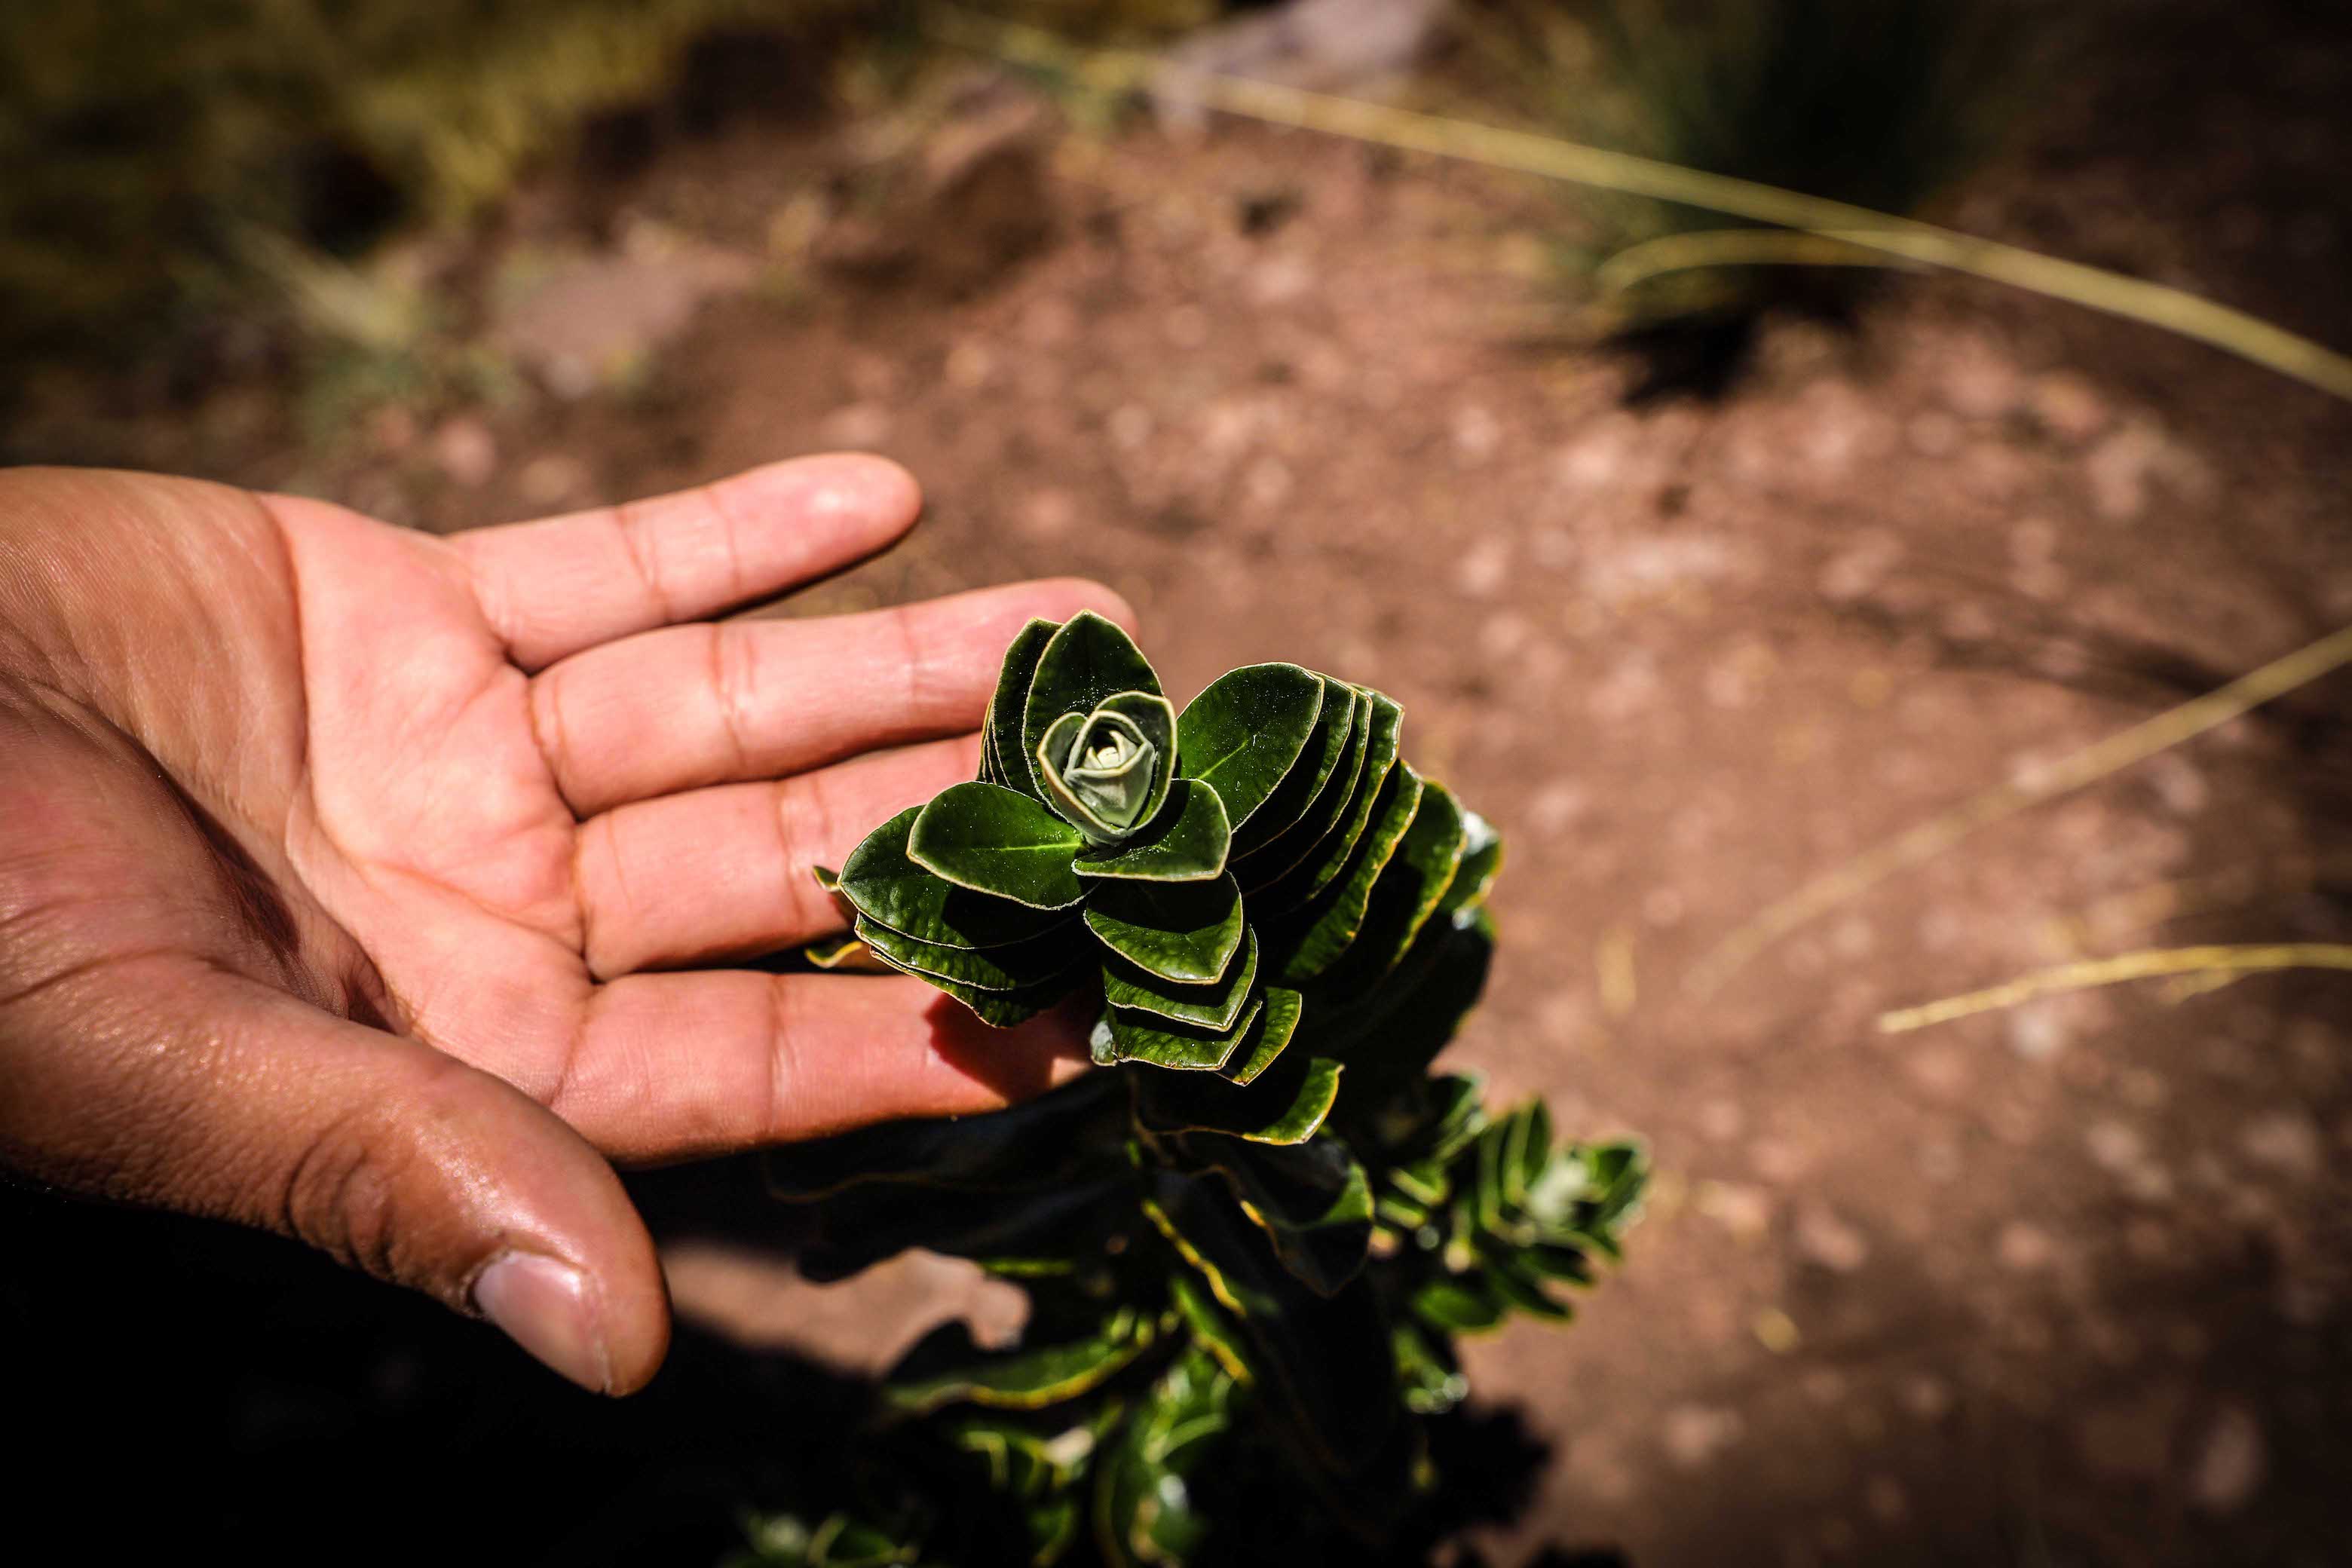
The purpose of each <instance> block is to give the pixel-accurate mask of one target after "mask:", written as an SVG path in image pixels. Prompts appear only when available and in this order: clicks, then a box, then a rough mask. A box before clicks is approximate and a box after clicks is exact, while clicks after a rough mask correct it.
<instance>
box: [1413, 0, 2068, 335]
mask: <svg viewBox="0 0 2352 1568" xmlns="http://www.w3.org/2000/svg"><path fill="white" fill-rule="evenodd" d="M1458 31H1459V34H1460V37H1461V38H1462V41H1463V43H1464V45H1465V51H1466V55H1467V58H1469V60H1470V61H1472V62H1473V64H1474V66H1475V68H1477V69H1478V70H1479V71H1480V73H1481V74H1482V76H1484V77H1485V78H1486V79H1490V80H1491V81H1493V82H1494V83H1495V84H1496V88H1497V89H1498V90H1499V91H1500V92H1502V93H1503V94H1504V95H1505V96H1506V98H1507V100H1509V105H1510V107H1511V108H1512V109H1513V110H1516V111H1517V113H1519V114H1521V115H1522V116H1525V117H1527V118H1528V119H1529V120H1532V121H1535V122H1537V123H1539V124H1542V125H1545V126H1547V127H1549V128H1550V129H1553V130H1556V131H1559V132H1563V133H1566V134H1571V135H1574V136H1577V137H1579V138H1580V139H1582V140H1586V141H1591V142H1600V143H1601V144H1604V145H1609V146H1615V147H1620V148H1623V149H1625V150H1626V151H1629V152H1634V153H1641V154H1643V155H1645V156H1648V157H1653V158H1656V159H1659V160H1661V161H1663V162H1664V163H1673V164H1676V165H1678V166H1680V167H1684V168H1689V169H1697V170H1703V171H1705V172H1706V173H1709V174H1725V175H1729V176H1732V177H1734V178H1738V179H1745V180H1752V181H1756V182H1758V183H1759V184H1769V185H1775V186H1779V187H1782V188H1784V189H1789V190H1794V191H1801V192H1803V193H1805V194H1806V195H1816V196H1822V197H1827V198H1829V199H1832V200H1835V201H1841V202H1846V203H1850V204H1852V205H1856V206H1861V207H1868V208H1871V209H1873V210H1874V211H1879V212H1885V213H1891V214H1894V215H1896V216H1906V217H1908V216H1916V215H1918V214H1920V213H1922V212H1923V211H1925V210H1927V208H1929V207H1930V206H1931V205H1932V204H1934V202H1935V201H1936V200H1937V198H1938V197H1939V196H1942V195H1945V194H1946V193H1947V192H1948V191H1949V190H1950V189H1951V187H1952V186H1953V185H1954V184H1957V183H1958V181H1959V180H1960V179H1961V178H1962V177H1963V176H1965V175H1966V174H1968V173H1969V171H1970V170H1971V169H1973V168H1974V167H1976V166H1977V165H1978V164H1979V163H1980V162H1982V161H1983V160H1984V159H1985V158H1987V157H1988V156H1990V153H1992V152H1993V151H1994V150H1995V149H1996V148H1997V146H1998V145H1999V143H2000V140H2001V137H2002V135H2003V133H2004V132H2005V130H2006V129H2007V127H2008V126H2009V125H2010V124H2011V123H2012V122H2013V121H2015V120H2016V119H2017V118H2018V117H2019V115H2020V113H2021V109H2022V107H2023V101H2024V82H2025V79H2026V74H2027V67H2026V66H2025V65H2024V64H2023V63H2022V62H2023V61H2024V60H2025V58H2026V56H2025V54H2024V52H2023V50H2022V49H2021V43H2022V42H2023V31H2022V28H2021V26H2020V24H2019V23H2018V21H2017V18H2016V13H2015V11H2014V10H2013V9H2012V7H2011V5H2008V4H2006V3H2005V0H1467V3H1465V5H1464V7H1463V12H1462V16H1461V18H1460V21H1459V25H1458ZM1592 216H1593V217H1594V219H1595V223H1594V230H1595V235H1594V242H1593V243H1592V244H1591V246H1589V247H1577V248H1576V249H1574V250H1573V251H1572V252H1571V253H1570V255H1569V256H1568V257H1567V259H1568V260H1569V261H1570V263H1571V265H1574V266H1576V267H1578V268H1580V269H1583V270H1589V271H1591V272H1594V273H1597V274H1601V281H1602V282H1603V283H1604V284H1605V283H1606V281H1607V280H1608V279H1607V275H1606V274H1605V273H1601V268H1602V267H1603V265H1604V264H1605V262H1606V260H1607V258H1609V257H1610V256H1611V255H1613V254H1616V253H1618V252H1621V251H1622V250H1624V249H1626V248H1628V247H1633V246H1636V245H1642V244H1645V243H1648V242H1653V241H1657V240H1660V239H1662V238H1664V237H1669V236H1675V235H1681V234H1685V233H1691V234H1697V233H1708V234H1709V235H1710V238H1709V239H1708V240H1707V241H1706V242H1705V244H1706V247H1707V248H1708V249H1710V250H1711V251H1712V252H1713V253H1715V255H1716V256H1717V258H1719V260H1720V263H1721V264H1715V265H1706V266H1694V267H1681V268H1675V269H1673V270H1670V271H1669V270H1659V271H1655V272H1648V271H1646V270H1644V271H1643V272H1642V273H1641V276H1640V280H1639V281H1638V282H1635V283H1633V284H1632V285H1631V286H1630V287H1627V288H1625V289H1622V290H1612V298H1611V299H1610V300H1609V301H1608V304H1609V306H1610V308H1611V312H1612V319H1613V320H1614V321H1616V322H1617V323H1618V324H1619V325H1620V326H1621V327H1622V329H1623V330H1625V331H1627V332H1628V333H1629V334H1632V335H1633V337H1634V338H1635V339H1636V340H1646V344H1645V346H1650V347H1653V348H1656V349H1659V350H1661V351H1664V353H1668V354H1675V353H1680V354H1684V355H1687V354H1688V353H1690V350H1691V341H1692V340H1693V339H1700V340H1710V339H1711V340H1715V341H1716V342H1717V346H1718V347H1729V348H1730V349H1732V350H1733V351H1734V352H1736V350H1737V348H1738V346H1739V345H1740V344H1743V343H1744V342H1745V340H1746V338H1747V336H1748V333H1749V332H1750V331H1752V329H1753V327H1754V325H1755V323H1756V321H1758V320H1759V318H1761V317H1762V316H1763V315H1765V314H1766V313H1768V312H1769V311H1772V310H1797V311H1801V312H1803V313H1806V314H1811V315H1816V316H1824V317H1828V318H1831V319H1843V318H1844V317H1845V316H1847V315H1848V314H1850V312H1851V309H1852V306H1853V302H1854V301H1855V300H1856V299H1857V298H1858V297H1859V295H1860V294H1861V293H1862V292H1863V291H1864V290H1865V289H1868V288H1869V287H1870V286H1871V284H1872V283H1873V281H1874V275H1873V273H1872V272H1871V270H1870V269H1868V268H1855V267H1853V266H1851V265H1841V264H1840V263H1841V262H1850V261H1851V260H1852V259H1853V258H1846V257H1839V256H1831V255H1826V254H1825V255H1823V256H1822V257H1821V258H1818V260H1817V264H1811V265H1809V264H1806V262H1807V258H1804V257H1801V256H1798V255H1794V254H1789V255H1782V254H1779V253H1777V252H1776V253H1774V254H1772V255H1769V256H1765V255H1761V254H1759V256H1758V257H1757V258H1756V263H1757V264H1753V265H1743V264H1740V262H1739V260H1738V257H1739V255H1740V253H1741V249H1742V247H1740V246H1739V245H1738V243H1737V242H1734V241H1728V240H1727V239H1723V238H1716V237H1713V236H1715V235H1717V234H1719V233H1720V231H1722V230H1724V228H1725V226H1726V225H1725V220H1724V219H1723V218H1722V217H1721V216H1717V215H1715V214H1711V213H1706V212H1702V211H1699V210H1697V209H1695V208H1689V207H1681V206H1675V205H1671V204H1667V203H1664V202H1657V201H1650V200H1643V199H1633V198H1627V199H1620V200H1614V201H1607V202H1604V203H1602V204H1601V205H1599V206H1598V207H1597V208H1596V209H1595V210H1594V212H1593V215H1592ZM1792 263H1793V264H1792ZM1702 357H1703V356H1702Z"/></svg>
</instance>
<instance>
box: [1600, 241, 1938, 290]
mask: <svg viewBox="0 0 2352 1568" xmlns="http://www.w3.org/2000/svg"><path fill="white" fill-rule="evenodd" d="M1708 267H1895V268H1904V269H1905V270H1906V271H1925V270H1927V268H1924V267H1922V266H1921V265H1920V264H1919V263H1917V262H1914V261H1908V260H1906V259H1905V258H1901V257H1895V256H1887V255H1885V254H1884V253H1882V252H1879V251H1875V250H1871V249H1867V248H1865V247H1862V246H1858V245H1854V244H1853V243H1851V242H1850V241H1847V240H1843V239H1840V238H1838V237H1835V236H1832V235H1826V234H1811V233H1807V232H1803V231H1801V230H1796V229H1786V228H1717V229H1694V230H1690V231H1688V232H1685V233H1683V234H1665V235H1660V236H1659V237H1657V238H1655V239H1645V240H1643V242H1642V243H1641V244H1639V245H1630V246H1627V247H1625V248H1624V249H1622V250H1621V251H1619V252H1618V253H1617V254H1616V255H1614V256H1612V257H1611V258H1609V259H1608V260H1606V261H1604V262H1602V263H1601V266H1600V268H1598V269H1597V270H1596V271H1595V272H1594V273H1593V275H1592V280H1593V282H1594V283H1596V284H1598V285H1599V286H1600V287H1601V289H1602V290H1603V291H1605V292H1608V293H1612V294H1621V293H1623V292H1624V291H1625V290H1626V289H1633V288H1638V287H1639V286H1640V285H1642V284H1643V283H1646V282H1648V281H1649V280H1650V279H1653V278H1662V277H1664V276H1665V275H1666V274H1667V273H1669V272H1688V271H1692V270H1695V269H1696V268H1708Z"/></svg>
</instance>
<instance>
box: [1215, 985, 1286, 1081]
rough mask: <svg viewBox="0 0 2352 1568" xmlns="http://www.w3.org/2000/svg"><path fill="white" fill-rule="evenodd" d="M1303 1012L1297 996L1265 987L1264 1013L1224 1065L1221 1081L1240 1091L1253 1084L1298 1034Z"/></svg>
mask: <svg viewBox="0 0 2352 1568" xmlns="http://www.w3.org/2000/svg"><path fill="white" fill-rule="evenodd" d="M1305 1010H1306V1005H1305V999H1304V998H1302V997H1301V996H1300V995H1299V994H1298V993H1297V992H1296V991H1292V990H1290V989H1288V988H1286V987H1285V986H1280V985H1269V986H1267V987H1266V988H1265V1011H1264V1012H1262V1013H1260V1014H1259V1015H1258V1016H1257V1024H1256V1026H1255V1027H1254V1028H1252V1029H1251V1030H1250V1033H1249V1035H1248V1037H1246V1038H1244V1040H1243V1041H1242V1043H1241V1048H1240V1049H1239V1050H1237V1051H1235V1052H1234V1056H1233V1059H1232V1060H1231V1061H1229V1062H1227V1063H1226V1064H1225V1065H1224V1068H1223V1072H1224V1075H1225V1077H1227V1078H1229V1079H1232V1080H1233V1081H1234V1083H1236V1084H1239V1085H1241V1086H1243V1087H1244V1088H1246V1087H1247V1086H1249V1085H1250V1084H1252V1083H1255V1082H1256V1081H1257V1079H1258V1078H1259V1077H1260V1076H1261V1075H1263V1074H1264V1073H1265V1070H1266V1069H1267V1068H1271V1067H1272V1066H1274V1064H1275V1062H1276V1059H1277V1058H1280V1057H1281V1055H1282V1053H1283V1051H1284V1049H1285V1048H1286V1047H1288V1046H1289V1044H1290V1041H1291V1038H1292V1037H1294V1036H1295V1035H1297V1033H1298V1020H1299V1017H1300V1016H1301V1015H1302V1014H1303V1013H1304V1012H1305Z"/></svg>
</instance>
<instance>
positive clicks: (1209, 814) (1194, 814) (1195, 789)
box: [1071, 779, 1233, 882]
mask: <svg viewBox="0 0 2352 1568" xmlns="http://www.w3.org/2000/svg"><path fill="white" fill-rule="evenodd" d="M1232 842H1233V830H1232V829H1231V828H1230V827H1229V826H1227V825H1226V822H1225V803H1224V802H1223V800H1221V799H1219V798H1218V796H1217V792H1216V791H1215V790H1213V789H1211V788H1210V787H1209V786H1208V785H1207V784H1201V783H1199V782H1197V781H1195V780H1192V779H1178V780H1176V781H1175V783H1174V787H1173V789H1172V791H1171V794H1170V795H1169V797H1168V804H1167V805H1166V807H1165V808H1164V809H1162V810H1161V811H1160V815H1159V816H1158V817H1156V818H1155V819H1153V821H1152V823H1151V825H1150V826H1149V827H1146V828H1144V829H1143V830H1142V831H1141V832H1139V833H1138V834H1136V835H1135V836H1134V837H1131V838H1129V839H1127V840H1125V841H1124V842H1122V843H1118V844H1114V845H1108V846H1105V847H1101V848H1098V849H1089V850H1087V851H1086V852H1085V853H1084V854H1082V855H1080V856H1079V857H1078V858H1077V859H1076V861H1074V862H1073V863H1072V865H1071V869H1072V870H1074V871H1076V873H1077V874H1078V875H1079V876H1081V877H1105V878H1118V879H1124V880H1128V881H1136V882H1206V881H1211V880H1213V879H1215V878H1217V877H1219V876H1222V875H1223V872H1224V869H1225V858H1226V852H1227V850H1228V848H1229V847H1230V846H1231V844H1232Z"/></svg>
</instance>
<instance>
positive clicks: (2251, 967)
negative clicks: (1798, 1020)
mask: <svg viewBox="0 0 2352 1568" xmlns="http://www.w3.org/2000/svg"><path fill="white" fill-rule="evenodd" d="M2274 969H2352V947H2347V946H2344V945H2342V944H2339V943H2336V942H2284V943H2281V944H2279V945H2277V946H2273V947H2165V948H2151V949H2150V950H2148V951H2147V952H2126V953H2125V954H2123V955H2122V956H2121V957H2119V958H2101V959H2095V960H2093V961H2091V962H2089V963H2065V964H2061V965H2059V966H2058V967H2057V968H2055V969H2042V970H2037V971H2035V972H2034V973H2032V974H2028V975H2023V976H2021V977H2020V978H2018V979H2016V980H2012V981H2011V982H2010V983H2009V984H2006V985H1995V986H1991V987H1990V988H1989V989H1986V990H1983V991H1971V992H1969V993H1968V994H1966V995H1961V996H1947V997H1946V998H1944V999H1943V1000H1942V1001H1940V1002H1928V1003H1925V1004H1923V1005H1919V1006H1916V1007H1905V1008H1902V1009H1900V1010H1898V1011H1896V1012H1892V1013H1881V1014H1880V1015H1879V1016H1878V1027H1879V1031H1880V1032H1881V1033H1882V1034H1888V1035H1901V1034H1907V1033H1909V1032H1910V1031H1911V1030H1913V1029H1924V1028H1926V1027H1927V1026H1928V1025H1930V1024H1948V1023H1949V1022H1951V1021H1952V1020H1953V1019H1955V1018H1965V1017H1968V1016H1970V1015H1972V1014H1976V1013H1990V1012H1994V1011H1996V1010H1998V1009H2000V1008H2002V1007H2014V1006H2016V1005H2018V1004H2019V1003H2021V1002H2031V1001H2032V1000H2033V999H2034V998H2035V997H2037V996H2049V995H2053V994H2057V993H2059V992H2063V991H2086V990H2089V989H2090V988H2091V987H2093V986H2095V985H2116V984H2121V983H2122V982H2124V981H2126V980H2151V979H2154V978H2156V977H2157V976H2158V975H2164V974H2194V975H2199V976H2204V977H2214V976H2224V977H2229V978H2235V977H2236V976H2238V975H2241V974H2251V973H2257V972H2260V971H2264V970H2274Z"/></svg>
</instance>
